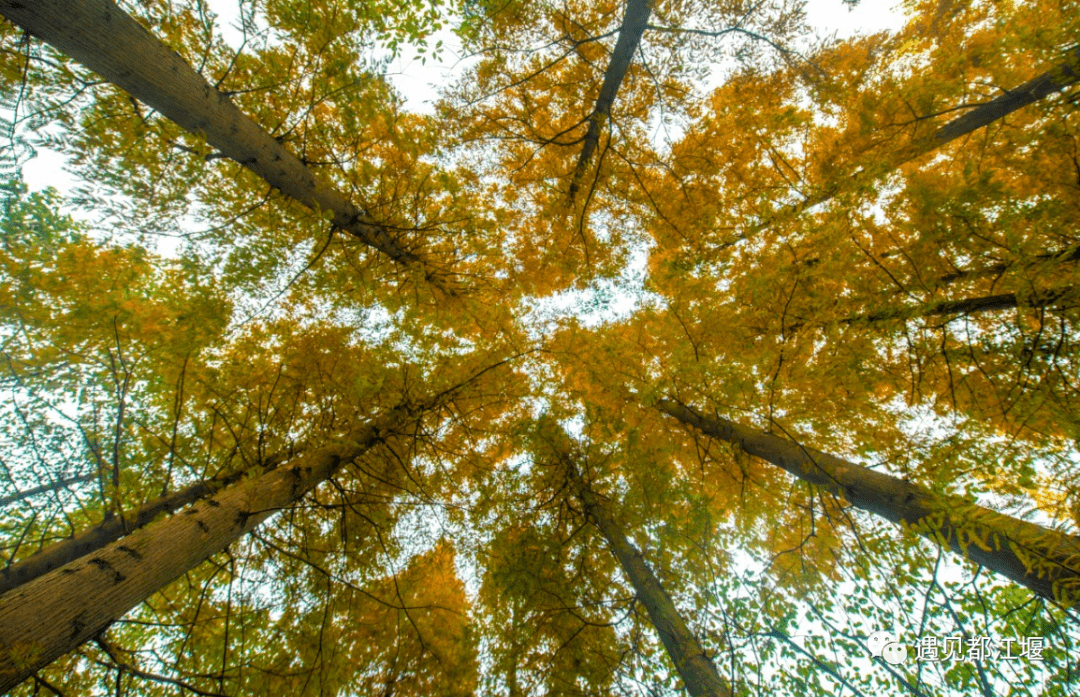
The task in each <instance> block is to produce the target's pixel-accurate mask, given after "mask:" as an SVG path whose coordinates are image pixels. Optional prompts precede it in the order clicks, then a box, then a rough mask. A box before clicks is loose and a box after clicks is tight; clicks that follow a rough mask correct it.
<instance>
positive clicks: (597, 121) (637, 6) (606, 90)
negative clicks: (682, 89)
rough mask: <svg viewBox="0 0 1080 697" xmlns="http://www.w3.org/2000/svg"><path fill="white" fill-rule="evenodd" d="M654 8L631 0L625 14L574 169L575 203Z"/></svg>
mask: <svg viewBox="0 0 1080 697" xmlns="http://www.w3.org/2000/svg"><path fill="white" fill-rule="evenodd" d="M651 14H652V8H651V7H649V3H648V0H628V2H627V3H626V14H624V15H623V21H622V26H621V27H620V28H619V38H617V39H616V40H615V48H614V50H613V51H612V52H611V61H610V62H609V63H608V67H607V70H605V71H604V82H603V84H602V85H601V86H600V94H599V96H597V98H596V105H595V106H594V107H593V111H592V114H591V115H590V116H589V130H588V131H586V132H585V142H584V144H583V145H582V147H581V155H580V156H579V157H578V161H577V166H575V167H574V178H573V180H572V181H571V182H570V201H571V202H573V200H574V197H575V196H576V195H577V192H578V186H579V185H580V183H581V178H582V177H583V176H585V169H586V168H587V167H588V166H589V160H591V159H592V156H593V153H594V152H596V148H597V146H599V144H600V127H601V125H602V123H603V122H605V121H607V120H608V118H609V117H610V116H611V107H612V106H614V104H615V95H616V94H618V92H619V87H620V86H622V81H623V78H625V77H626V71H627V70H629V69H630V63H632V62H633V60H634V52H635V51H637V48H638V46H639V45H640V44H641V36H642V34H644V33H645V28H646V27H647V26H648V24H649V15H651Z"/></svg>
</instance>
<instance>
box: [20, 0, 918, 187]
mask: <svg viewBox="0 0 1080 697" xmlns="http://www.w3.org/2000/svg"><path fill="white" fill-rule="evenodd" d="M207 4H208V5H209V6H210V8H211V10H212V11H213V12H215V13H216V14H217V16H218V22H217V23H218V27H219V30H220V31H221V33H222V36H223V37H224V38H225V40H226V41H227V42H229V43H230V44H231V45H233V46H239V41H240V33H239V32H238V31H236V30H235V29H233V28H232V25H233V24H235V23H237V19H238V17H239V13H238V9H237V8H238V2H237V0H208V3H207ZM896 4H897V1H896V0H893V2H876V1H875V0H863V1H862V3H861V4H860V5H859V6H857V7H855V8H854V9H851V8H849V7H848V6H847V5H845V4H844V3H843V2H842V0H808V2H807V14H808V16H809V18H810V22H811V23H812V24H813V25H814V26H815V27H817V28H818V29H820V30H821V31H822V32H824V33H832V32H835V33H836V34H837V35H838V36H839V37H840V38H843V37H847V36H850V35H852V34H854V33H863V34H870V33H874V32H878V31H881V30H883V29H898V28H900V26H901V25H902V16H901V14H900V13H899V12H896V11H894V10H893V9H892V8H893V7H895V6H896ZM435 38H436V40H438V39H442V40H443V41H444V43H445V44H446V46H447V50H446V51H445V52H444V54H443V60H442V61H441V62H435V61H433V60H431V59H430V58H429V59H428V61H427V64H426V65H424V64H422V63H421V62H420V60H419V59H418V58H416V57H415V56H409V55H406V56H402V57H401V58H399V59H398V60H397V61H395V63H394V64H393V65H392V66H391V69H390V73H389V75H388V77H389V79H390V80H391V82H392V83H393V84H394V86H395V87H396V88H397V89H398V91H399V92H400V93H401V95H402V96H403V97H404V98H405V100H406V104H407V106H408V108H409V109H410V110H412V111H418V112H427V111H429V110H430V109H431V102H432V101H434V99H435V98H436V95H437V93H436V88H437V86H438V85H443V84H446V83H447V82H449V81H450V80H451V79H452V78H453V75H454V74H455V72H456V71H457V70H460V69H461V67H462V66H463V65H464V63H461V62H459V60H458V55H457V54H456V53H455V49H458V48H459V46H458V44H457V42H456V40H455V37H454V36H453V34H451V33H450V32H449V31H444V32H442V33H440V34H439V35H438V36H436V37H435ZM65 164H66V161H65V158H64V157H63V155H62V154H61V153H59V152H57V151H52V150H39V151H38V156H37V157H35V158H34V159H32V160H30V161H29V162H27V163H25V165H24V167H23V176H24V178H25V180H26V183H27V185H28V186H29V187H30V189H31V190H38V189H42V188H45V187H47V186H54V187H56V188H57V189H60V190H61V191H64V190H69V189H72V188H74V187H75V185H76V184H77V180H76V179H75V178H74V177H72V176H71V175H70V174H68V173H67V172H66V171H65Z"/></svg>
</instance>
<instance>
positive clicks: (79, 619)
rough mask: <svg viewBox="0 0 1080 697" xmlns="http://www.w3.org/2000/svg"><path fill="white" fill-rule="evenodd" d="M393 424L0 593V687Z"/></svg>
mask: <svg viewBox="0 0 1080 697" xmlns="http://www.w3.org/2000/svg"><path fill="white" fill-rule="evenodd" d="M401 422H402V417H401V415H400V414H398V413H395V414H392V415H391V416H389V417H387V418H386V419H384V420H380V421H378V422H376V423H375V424H371V425H367V426H365V427H363V428H360V429H357V431H355V432H354V433H353V434H352V436H351V438H350V439H349V440H348V442H347V443H345V444H341V445H334V446H330V447H326V448H322V449H319V450H316V451H314V452H311V453H309V454H306V455H302V456H300V457H298V458H296V459H295V460H294V461H292V462H291V463H289V464H287V465H283V466H281V467H278V468H276V469H273V470H271V471H269V472H267V473H265V474H262V475H260V476H258V477H255V478H252V479H247V480H244V481H240V482H237V483H235V484H233V485H232V486H230V487H228V488H226V489H224V490H222V491H221V492H219V493H217V494H216V495H214V496H212V497H210V498H208V499H206V500H205V501H201V502H199V503H197V504H195V505H193V506H191V507H189V508H187V509H186V510H184V511H183V512H182V513H178V514H176V515H174V516H171V517H169V518H166V519H164V520H161V521H158V522H156V523H153V524H151V525H148V526H146V527H144V528H142V529H140V530H138V531H136V532H134V533H132V534H131V535H128V536H127V537H124V538H123V539H121V540H119V541H117V542H114V543H112V544H110V545H108V546H107V547H105V548H103V549H101V550H99V551H97V552H94V553H92V554H89V555H87V556H85V557H82V558H80V559H77V560H76V561H74V562H71V563H69V564H67V565H65V566H63V567H61V568H59V569H57V570H55V571H52V572H50V573H47V574H45V575H43V576H40V577H38V578H37V579H35V580H33V581H30V582H29V583H26V584H24V585H22V586H20V587H18V588H16V589H15V590H13V591H11V592H9V593H6V594H4V595H3V596H0V693H4V692H6V691H8V690H10V689H11V688H13V687H14V686H15V685H17V684H19V683H20V682H21V681H23V680H24V679H26V678H27V677H28V676H30V675H31V674H32V673H33V672H34V671H36V670H38V669H40V668H42V667H44V666H46V665H48V664H49V663H50V662H52V661H53V660H55V659H56V658H58V657H60V656H62V655H64V654H66V653H68V652H69V651H72V650H74V649H75V648H76V647H78V646H79V645H80V644H82V643H83V642H84V641H86V640H88V639H91V638H92V637H94V636H96V635H97V634H98V633H99V632H101V631H103V630H104V629H105V628H106V627H108V626H109V625H110V624H112V623H113V622H115V621H116V620H118V619H119V618H120V617H122V616H123V615H124V613H126V612H128V611H129V610H130V609H131V608H133V607H135V606H136V605H138V604H139V603H141V602H142V601H143V600H145V599H146V598H148V597H149V596H150V595H152V594H153V593H155V592H156V591H158V590H159V589H161V588H162V587H164V586H165V585H166V584H168V583H170V582H171V581H173V580H175V579H176V578H179V577H180V576H182V575H183V574H184V573H186V572H187V571H189V570H191V569H194V568H195V567H196V566H198V565H199V564H201V563H202V562H203V560H205V559H206V558H207V557H209V556H211V555H213V554H217V553H218V552H220V551H222V550H223V549H225V548H226V547H228V546H229V545H230V544H231V543H232V542H234V541H235V540H236V539H238V538H239V537H240V536H242V535H244V534H245V533H247V532H249V531H250V530H252V529H253V528H255V526H257V525H259V523H261V522H262V521H264V520H266V519H267V518H269V517H270V516H271V515H273V514H274V513H276V512H277V511H280V510H283V509H286V508H289V507H290V506H292V505H293V504H294V503H296V502H297V501H298V500H299V499H300V498H301V497H302V496H304V495H305V494H306V493H307V492H309V491H311V490H312V489H314V488H315V487H316V486H317V485H318V484H319V483H321V482H323V481H325V480H326V479H328V478H329V477H331V476H332V475H333V474H334V473H335V472H336V471H337V469H338V468H339V467H340V466H341V465H343V464H344V463H347V462H349V461H351V460H353V459H355V458H357V457H359V456H360V455H362V454H363V453H364V452H365V451H367V450H368V449H370V448H371V447H372V446H374V445H375V444H376V443H378V442H379V441H380V439H381V438H382V437H383V434H384V433H385V432H386V430H388V429H393V428H394V426H397V425H399V424H400V423H401Z"/></svg>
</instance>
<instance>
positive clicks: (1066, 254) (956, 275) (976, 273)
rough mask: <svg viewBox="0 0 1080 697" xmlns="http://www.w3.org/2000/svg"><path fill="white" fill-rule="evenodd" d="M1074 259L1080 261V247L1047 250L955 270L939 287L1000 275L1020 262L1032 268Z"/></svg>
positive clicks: (946, 275)
mask: <svg viewBox="0 0 1080 697" xmlns="http://www.w3.org/2000/svg"><path fill="white" fill-rule="evenodd" d="M1072 261H1080V247H1069V248H1067V249H1063V250H1061V251H1059V252H1047V253H1045V254H1036V255H1035V256H1033V257H1029V258H1028V259H1024V260H1020V261H1018V262H1011V263H1002V264H992V265H991V266H985V267H982V268H974V269H963V270H960V271H954V272H953V273H949V274H945V275H944V276H940V277H939V278H938V279H937V283H936V285H937V287H941V286H945V285H949V284H950V283H955V282H956V281H964V280H968V279H972V278H988V277H993V276H1000V275H1002V274H1003V273H1005V272H1006V271H1008V270H1009V269H1010V268H1012V266H1013V265H1016V264H1019V265H1020V266H1021V267H1022V268H1031V267H1033V266H1037V265H1039V264H1044V263H1047V262H1058V263H1066V262H1072Z"/></svg>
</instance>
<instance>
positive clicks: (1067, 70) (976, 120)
mask: <svg viewBox="0 0 1080 697" xmlns="http://www.w3.org/2000/svg"><path fill="white" fill-rule="evenodd" d="M1077 82H1080V46H1078V47H1076V48H1074V49H1073V50H1072V51H1070V52H1069V54H1068V55H1067V57H1066V60H1065V61H1064V62H1063V63H1060V64H1059V65H1056V66H1054V67H1053V68H1052V69H1050V70H1048V71H1047V72H1045V73H1043V74H1042V75H1040V76H1039V77H1037V78H1035V79H1033V80H1029V81H1028V82H1025V83H1024V84H1023V85H1020V86H1019V87H1016V88H1014V89H1011V90H1007V91H1006V92H1005V94H1003V95H1001V96H1000V97H997V98H995V99H992V100H991V101H989V102H986V103H984V104H980V105H979V106H977V107H975V108H974V109H972V110H971V111H969V112H967V113H966V114H964V115H963V116H960V117H959V118H956V119H953V120H952V121H950V122H949V123H947V124H945V125H944V126H942V127H940V128H938V129H937V130H936V131H934V132H933V133H932V134H931V135H930V136H928V137H926V138H921V139H919V140H916V141H915V142H914V143H912V144H911V145H909V146H908V147H907V148H905V149H904V150H903V151H902V152H901V153H900V154H899V155H898V156H897V157H896V158H895V159H894V160H891V161H890V163H889V167H888V169H889V171H892V170H894V169H896V168H897V167H899V166H900V165H903V164H905V163H908V162H910V161H912V160H914V159H915V158H917V157H919V156H921V155H925V154H927V153H929V152H932V151H933V150H935V149H937V148H939V147H941V146H942V145H945V144H946V143H949V142H951V141H953V140H956V139H957V138H960V137H962V136H965V135H970V134H971V133H974V132H975V131H977V130H979V129H980V128H982V127H983V126H987V125H989V124H991V123H993V122H994V121H996V120H998V119H1001V118H1004V117H1005V116H1008V115H1009V114H1011V113H1012V112H1014V111H1016V110H1018V109H1020V108H1022V107H1025V106H1027V105H1029V104H1033V103H1034V102H1037V101H1039V100H1040V99H1042V98H1044V97H1047V96H1049V95H1051V94H1054V93H1055V92H1060V91H1061V90H1063V89H1065V88H1066V87H1068V86H1069V85H1073V84H1076V83H1077ZM865 178H866V173H865V172H862V171H859V172H855V173H853V174H852V175H851V176H849V177H847V178H846V179H844V180H843V181H842V182H841V183H838V184H836V185H833V186H831V187H829V188H828V189H826V190H825V191H821V192H819V193H817V194H814V195H813V196H809V197H807V198H806V199H805V200H803V201H800V202H799V203H796V204H794V205H792V206H789V207H787V208H785V209H783V210H782V211H781V212H780V213H778V214H777V215H775V216H773V217H772V218H771V219H769V220H767V221H765V222H763V223H759V224H757V225H755V226H754V227H752V228H751V229H750V230H749V231H748V232H745V233H743V234H741V235H739V236H738V237H736V238H735V239H733V240H732V241H730V242H726V243H725V244H724V246H725V247H730V246H732V245H734V244H736V243H737V242H740V241H742V240H746V239H749V238H750V237H751V236H752V235H754V234H756V233H758V232H761V231H762V230H765V229H766V228H768V227H769V226H770V225H772V224H773V223H774V222H776V221H777V220H783V219H786V218H789V217H792V216H795V215H799V214H800V213H802V212H804V211H806V210H809V209H810V208H813V207H814V206H816V205H818V204H821V203H825V202H826V201H829V200H831V199H832V198H833V197H835V196H837V195H838V194H840V193H841V192H843V191H847V190H849V189H850V188H851V186H852V184H854V183H856V182H859V181H862V180H864V179H865Z"/></svg>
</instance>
